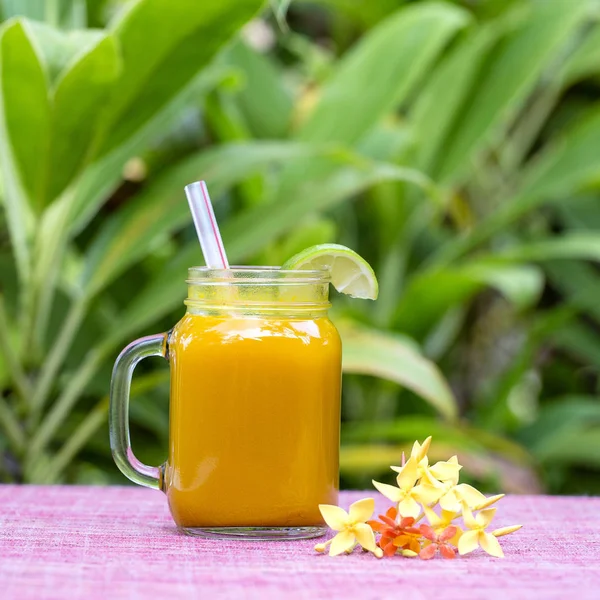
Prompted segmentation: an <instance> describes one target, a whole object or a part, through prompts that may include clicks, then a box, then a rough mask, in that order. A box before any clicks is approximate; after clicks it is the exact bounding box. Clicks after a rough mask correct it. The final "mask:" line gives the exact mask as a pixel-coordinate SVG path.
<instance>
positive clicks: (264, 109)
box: [223, 41, 292, 138]
mask: <svg viewBox="0 0 600 600" xmlns="http://www.w3.org/2000/svg"><path fill="white" fill-rule="evenodd" d="M223 60H224V62H225V63H226V64H229V65H231V66H235V67H237V68H238V69H241V70H242V73H243V75H244V81H243V82H242V85H241V89H240V90H239V91H238V92H237V93H236V94H235V97H236V101H237V103H238V104H239V107H240V109H241V111H242V113H243V115H244V117H245V120H246V122H247V124H248V126H249V128H250V130H251V131H252V133H253V134H254V136H255V137H257V138H278V137H283V136H284V135H285V133H286V132H287V130H288V127H289V125H290V120H291V116H292V98H291V95H290V93H289V91H288V90H287V89H286V88H285V82H284V77H283V71H282V70H281V69H278V68H277V67H276V65H275V64H273V63H272V62H271V61H270V60H269V58H268V57H266V56H264V55H262V54H259V53H258V52H256V51H255V50H252V48H250V47H248V46H247V45H246V44H245V43H243V42H242V41H238V42H237V43H235V44H234V45H233V46H232V47H231V48H229V49H228V50H227V51H226V53H225V56H224V57H223Z"/></svg>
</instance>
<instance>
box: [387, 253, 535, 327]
mask: <svg viewBox="0 0 600 600" xmlns="http://www.w3.org/2000/svg"><path fill="white" fill-rule="evenodd" d="M486 286H487V287H492V288H495V289H497V290H498V291H499V292H500V293H501V294H503V295H504V296H505V297H506V298H507V300H509V301H510V302H512V303H513V304H514V305H515V306H516V308H525V307H528V306H531V305H532V304H533V303H534V302H536V301H537V299H538V297H539V295H540V293H541V291H542V287H543V277H542V274H541V272H540V271H539V269H537V268H536V267H533V266H528V265H512V264H503V263H501V262H498V263H493V262H483V261H474V262H471V263H466V264H464V265H458V266H456V267H452V268H451V267H448V268H445V269H440V270H426V271H421V272H419V273H418V274H417V275H415V276H414V277H413V278H412V279H411V280H410V282H409V284H408V286H407V288H406V290H405V292H404V293H403V294H402V296H401V298H400V301H399V303H398V306H397V308H396V312H395V316H394V323H395V325H396V327H397V328H398V329H399V330H400V331H405V332H407V333H409V334H411V335H414V336H417V337H421V336H422V335H424V334H425V333H427V332H428V331H430V329H431V328H432V327H433V326H434V325H435V324H436V323H437V322H438V321H439V319H441V318H442V316H443V315H444V314H446V312H447V311H448V309H450V308H452V307H454V306H457V305H459V304H461V303H464V302H467V301H468V300H470V298H472V297H473V296H474V295H475V294H476V293H477V292H479V291H481V290H482V289H483V288H484V287H486Z"/></svg>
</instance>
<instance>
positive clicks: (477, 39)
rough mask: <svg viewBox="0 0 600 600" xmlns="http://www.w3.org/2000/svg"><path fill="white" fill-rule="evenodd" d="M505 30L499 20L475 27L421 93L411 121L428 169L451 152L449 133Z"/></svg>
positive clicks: (420, 160)
mask: <svg viewBox="0 0 600 600" xmlns="http://www.w3.org/2000/svg"><path fill="white" fill-rule="evenodd" d="M501 32H502V28H501V27H500V26H499V24H498V22H497V21H496V22H494V23H491V24H487V25H484V26H483V27H480V28H475V29H474V30H473V31H472V32H471V33H470V34H469V35H468V36H467V37H466V38H465V39H464V40H462V41H461V42H460V44H459V45H458V46H457V47H456V48H454V49H453V50H451V51H450V52H449V54H448V55H447V57H446V58H445V59H444V60H443V61H442V62H441V64H440V65H439V66H438V67H437V68H436V69H435V70H434V71H433V73H432V75H431V76H430V77H429V78H428V80H427V82H426V84H425V86H424V87H423V89H422V90H421V91H420V93H419V94H418V96H417V98H416V100H415V104H414V107H413V110H412V111H411V115H410V116H411V119H410V121H411V124H412V126H413V127H414V130H415V138H416V140H417V142H416V143H417V147H418V149H417V153H418V164H419V165H420V166H421V167H423V168H425V170H427V171H428V170H429V169H430V168H431V166H432V164H434V163H435V161H436V159H437V160H439V158H440V157H441V156H442V155H444V154H445V153H446V152H447V147H446V145H445V143H444V142H445V139H446V135H447V134H448V132H449V129H450V127H451V126H452V124H453V123H454V122H455V120H456V119H457V118H460V116H461V115H460V113H459V111H460V109H461V108H462V106H463V105H464V103H465V102H466V101H467V100H468V95H469V94H470V93H471V90H472V88H473V85H474V82H475V80H476V77H477V76H478V75H480V70H481V66H482V64H483V62H484V60H485V59H486V58H487V56H488V54H489V51H490V49H491V47H492V45H493V44H494V43H495V42H496V40H497V38H498V37H499V35H500V33H501Z"/></svg>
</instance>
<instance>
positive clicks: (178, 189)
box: [83, 142, 323, 294]
mask: <svg viewBox="0 0 600 600" xmlns="http://www.w3.org/2000/svg"><path fill="white" fill-rule="evenodd" d="M322 152H323V151H320V150H318V149H315V148H312V147H310V146H308V145H306V144H299V143H286V142H280V143H278V142H249V143H247V144H243V143H240V144H230V145H225V146H220V147H218V146H217V147H215V148H213V149H211V150H207V151H205V152H202V153H199V154H196V155H193V156H191V157H190V158H188V159H185V160H184V161H183V162H182V163H180V164H177V165H175V166H174V167H172V168H170V169H169V170H167V171H166V172H165V173H164V174H162V175H161V176H159V177H158V179H157V180H156V181H155V182H154V183H153V184H152V185H149V186H148V187H146V188H145V189H144V190H142V191H141V192H140V193H139V194H138V196H137V197H136V198H134V199H133V200H131V201H130V202H129V203H128V205H127V206H126V207H125V208H124V209H123V210H121V211H119V212H118V213H117V214H116V215H115V216H114V217H112V218H110V219H108V220H107V222H106V223H105V225H104V227H103V228H102V229H101V230H100V232H99V234H98V236H97V237H96V238H95V240H94V241H93V242H92V245H91V247H90V250H89V255H88V259H87V261H86V273H85V274H84V280H83V287H84V288H85V289H86V290H87V293H89V294H94V293H96V292H97V291H98V290H99V289H100V288H102V287H104V286H105V285H106V284H107V283H109V282H110V281H112V280H113V279H114V278H115V277H116V276H117V275H118V274H119V273H121V272H122V271H123V270H124V269H126V268H127V267H128V266H130V265H131V264H133V263H134V262H135V261H137V260H140V259H141V258H143V257H144V256H145V255H146V254H147V253H148V252H149V251H150V249H152V248H153V247H154V246H155V244H156V241H157V239H160V238H161V237H162V236H164V235H165V234H167V233H170V232H172V231H174V230H176V229H177V228H180V227H182V226H183V225H185V224H187V223H189V222H191V214H190V211H189V207H188V204H187V201H186V199H185V194H184V191H183V188H184V186H185V185H187V184H188V183H190V182H191V181H195V180H197V179H198V178H200V177H201V178H202V179H204V180H206V182H207V184H208V186H209V188H210V190H211V195H212V197H213V200H217V199H218V198H219V196H220V194H221V193H222V192H223V191H224V190H225V189H227V188H229V187H231V186H232V185H234V184H236V183H238V182H239V181H242V180H244V179H246V178H247V177H248V176H250V175H252V174H253V173H256V172H259V171H264V170H266V169H268V168H270V167H272V166H275V165H277V164H278V163H279V164H280V163H282V162H284V161H290V160H293V159H294V158H298V157H301V156H306V155H314V154H316V153H322ZM188 266H192V265H188Z"/></svg>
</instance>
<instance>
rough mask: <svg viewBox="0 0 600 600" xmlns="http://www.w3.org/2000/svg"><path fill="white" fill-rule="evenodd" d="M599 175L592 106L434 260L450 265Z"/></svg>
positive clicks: (599, 142) (598, 129)
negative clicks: (491, 208) (494, 205)
mask: <svg viewBox="0 0 600 600" xmlns="http://www.w3.org/2000/svg"><path fill="white" fill-rule="evenodd" d="M599 177H600V110H599V109H598V108H592V109H591V110H589V111H588V112H587V114H585V115H584V116H581V117H579V118H578V119H577V120H576V122H575V123H574V125H573V127H572V128H569V129H568V130H567V131H566V132H564V133H563V134H562V135H561V136H557V139H556V140H554V141H553V142H552V143H550V144H549V145H548V148H547V149H545V150H544V151H543V152H542V154H541V155H540V156H538V157H536V158H535V159H533V160H532V162H531V164H529V165H528V166H527V167H526V168H525V170H524V171H523V174H522V176H521V181H520V184H519V185H518V188H517V189H518V191H517V192H516V193H515V194H514V195H513V196H511V197H510V198H507V199H506V200H505V201H504V202H503V203H502V204H501V205H500V206H499V208H498V209H497V210H495V211H493V212H492V213H491V214H490V215H489V216H488V217H487V218H485V219H484V220H482V221H481V222H480V223H479V224H478V225H477V227H476V228H474V229H473V230H472V231H471V232H470V233H469V234H468V235H466V236H464V237H462V238H456V239H454V240H452V241H451V242H449V243H448V244H447V245H446V246H445V247H443V248H441V249H440V251H439V253H438V255H437V257H436V258H435V259H434V260H435V262H436V263H437V264H450V263H451V262H453V261H455V260H456V259H457V258H458V257H459V256H460V255H461V254H463V253H465V252H466V251H467V250H469V249H470V248H472V247H473V246H476V245H477V244H480V243H481V242H483V241H485V240H487V239H488V238H489V237H491V236H492V235H494V234H495V233H496V232H498V231H500V230H502V229H503V228H504V227H507V226H508V225H510V224H511V223H512V222H514V221H516V220H517V219H519V218H520V217H522V216H523V215H525V214H527V213H529V212H531V211H532V210H534V209H536V208H538V207H539V206H540V205H542V204H544V203H546V202H549V201H558V200H563V199H564V198H565V197H568V196H569V195H571V194H574V193H577V192H578V191H580V190H581V189H582V188H584V187H585V186H586V185H589V184H591V183H593V182H595V181H597V180H598V178H599Z"/></svg>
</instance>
